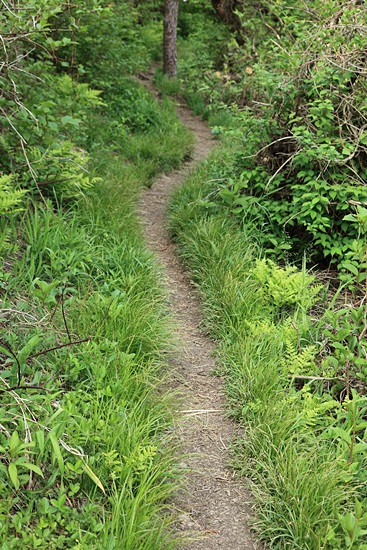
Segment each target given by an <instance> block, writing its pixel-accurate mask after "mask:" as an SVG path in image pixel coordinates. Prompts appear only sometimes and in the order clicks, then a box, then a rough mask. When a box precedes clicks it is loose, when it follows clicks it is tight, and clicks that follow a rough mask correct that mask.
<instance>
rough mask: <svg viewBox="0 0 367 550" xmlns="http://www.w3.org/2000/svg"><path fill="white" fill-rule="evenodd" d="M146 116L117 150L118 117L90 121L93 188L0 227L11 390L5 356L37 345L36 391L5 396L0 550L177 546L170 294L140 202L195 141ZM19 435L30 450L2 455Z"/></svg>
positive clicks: (27, 372) (32, 381)
mask: <svg viewBox="0 0 367 550" xmlns="http://www.w3.org/2000/svg"><path fill="white" fill-rule="evenodd" d="M147 101H148V100H147ZM149 101H150V100H149ZM152 101H153V102H154V100H152ZM154 109H155V110H156V113H157V117H156V119H157V121H158V123H157V125H156V126H155V125H153V126H152V127H150V128H148V129H144V130H135V131H133V132H132V133H131V135H130V136H128V135H127V134H124V136H123V139H122V138H121V140H119V139H116V142H115V143H113V144H111V142H110V141H109V139H110V137H111V124H112V122H113V121H111V119H110V118H109V117H108V113H104V114H98V115H95V119H94V120H91V124H92V125H93V131H92V130H91V133H90V135H91V138H90V139H91V141H93V144H94V145H93V147H92V149H93V154H92V157H91V161H90V168H91V171H92V172H93V175H94V176H96V177H98V178H99V181H98V183H97V184H96V186H95V188H94V190H93V191H91V192H89V193H88V195H87V196H86V197H84V198H82V199H80V201H79V202H69V203H67V204H63V205H55V204H54V203H51V202H48V203H47V204H46V205H44V204H32V203H30V204H29V208H28V209H27V211H26V212H23V213H18V214H17V217H16V218H13V219H12V220H9V221H8V222H7V226H8V232H9V231H10V233H9V235H10V236H11V234H12V235H13V244H12V247H10V245H9V246H8V247H3V249H2V255H3V258H4V262H5V263H4V266H6V277H5V280H4V282H3V285H2V301H3V307H4V309H5V310H6V311H7V310H9V312H10V313H9V314H8V317H6V318H5V320H4V328H5V330H4V335H3V336H2V338H3V339H4V341H5V345H6V346H7V347H4V346H3V343H1V346H2V348H1V350H0V351H1V354H2V355H1V357H2V359H4V361H5V364H6V365H7V368H8V370H9V373H8V375H6V373H5V377H2V387H3V386H4V384H5V387H6V384H8V385H9V386H11V385H15V384H16V370H17V368H16V367H17V365H16V362H15V361H14V357H13V356H12V355H11V353H10V352H8V351H7V350H8V348H9V349H11V350H12V352H14V354H15V355H17V354H18V355H19V353H18V352H19V350H20V349H23V350H24V349H25V350H26V351H27V346H28V347H29V346H30V345H31V344H30V342H31V343H32V342H34V345H33V344H32V345H33V348H32V349H30V348H29V349H30V351H29V352H27V353H28V355H27V357H26V360H25V362H24V363H22V365H21V369H22V372H21V386H25V385H28V386H29V385H33V386H35V388H34V389H33V390H26V389H25V390H21V389H18V390H16V391H15V392H14V391H10V392H6V393H5V394H3V395H2V399H3V405H4V407H3V408H2V411H1V412H0V416H1V425H0V428H1V429H0V432H1V433H0V438H1V441H0V445H2V446H4V449H5V452H6V453H8V454H7V455H6V456H9V458H8V459H7V462H6V465H8V464H10V462H11V461H17V460H18V462H17V463H15V464H17V466H15V467H16V468H17V471H18V481H19V484H20V486H19V487H18V488H17V487H15V486H14V484H16V483H17V478H15V477H14V472H13V471H11V469H10V470H9V472H11V473H12V475H11V476H10V475H8V474H7V469H6V468H5V469H0V485H1V497H0V510H1V513H0V540H1V541H2V543H3V546H2V547H3V548H4V549H5V548H19V549H20V548H22V549H23V548H33V547H34V548H36V547H37V548H41V549H43V548H58V549H61V548H95V549H103V550H106V549H111V550H112V549H116V550H117V549H118V550H135V549H137V548H139V549H146V550H154V549H157V550H158V549H164V548H167V549H168V548H172V547H173V546H174V545H175V540H174V537H173V536H172V535H170V534H169V530H168V526H169V524H170V522H171V519H172V517H171V514H170V510H169V509H168V507H167V504H166V502H167V498H168V496H169V495H170V494H171V492H172V490H173V487H174V485H175V484H176V483H177V481H178V477H179V476H178V475H177V472H176V469H175V465H174V461H173V447H174V445H173V441H172V439H171V437H170V435H169V434H170V433H171V432H170V429H169V428H170V425H171V420H172V418H171V417H172V412H171V411H172V407H171V396H170V395H168V394H166V393H165V391H164V390H163V389H162V381H164V379H165V369H166V364H165V354H166V351H167V349H169V348H170V346H171V341H170V332H169V323H168V320H167V311H166V297H165V293H164V291H163V290H162V287H161V284H160V282H159V279H160V275H159V270H158V268H157V267H156V265H155V263H154V260H153V258H152V256H151V253H150V252H148V251H147V250H146V248H145V246H144V243H143V240H142V236H141V232H140V225H139V223H138V220H137V216H136V212H135V206H136V202H137V200H138V197H139V193H140V192H141V190H142V188H143V187H144V186H146V185H150V184H151V182H152V178H153V177H154V176H155V175H156V174H157V173H159V172H161V171H164V170H170V169H171V168H173V167H177V166H178V165H179V164H180V162H181V161H182V159H183V158H185V157H186V156H188V155H189V154H190V151H191V146H192V138H191V136H190V134H189V133H188V132H187V131H186V130H185V129H184V128H183V127H182V126H181V125H180V124H179V122H178V121H177V118H176V116H175V113H174V109H173V108H172V106H171V105H170V104H169V103H168V102H164V103H163V104H162V105H161V106H159V105H158V103H156V102H154ZM159 121H161V122H159ZM112 126H113V124H112ZM97 128H100V129H101V131H100V133H98V131H97ZM106 128H107V130H106ZM3 223H4V224H5V221H4V222H3ZM10 240H11V239H10ZM15 249H16V250H15ZM34 336H37V339H36V340H32V338H33V337H34ZM73 342H75V343H73ZM66 344H67V345H66ZM52 348H56V349H52ZM47 349H50V351H49V352H47V353H42V352H43V351H45V350H47ZM6 353H8V357H7V356H6ZM24 354H25V351H23V355H24ZM31 354H36V355H35V357H34V358H31V357H30V355H31ZM37 354H39V355H37ZM6 376H8V378H7V377H6ZM13 379H14V381H13ZM14 430H17V433H18V436H19V439H20V441H21V442H23V444H24V445H25V448H23V447H22V446H21V445H20V446H19V448H15V447H14V445H13V447H11V446H10V447H9V438H10V435H11V434H12V433H13V432H14ZM8 436H9V437H8ZM28 445H29V446H30V449H31V451H29V449H28V447H27V446H28ZM24 449H25V450H26V451H27V452H28V454H27V457H28V462H27V464H31V466H30V467H31V468H33V470H32V471H33V474H32V475H33V480H31V479H30V476H29V475H27V473H28V474H29V470H27V469H25V468H28V466H26V467H24V466H22V465H23V464H24V463H25V458H24V452H25V450H24ZM1 452H2V451H1ZM19 460H20V462H19ZM12 468H13V470H14V467H12ZM34 468H36V470H34ZM37 468H39V469H37ZM41 474H42V476H43V477H41ZM18 489H19V490H18Z"/></svg>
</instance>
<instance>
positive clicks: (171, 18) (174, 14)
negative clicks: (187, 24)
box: [163, 0, 179, 77]
mask: <svg viewBox="0 0 367 550" xmlns="http://www.w3.org/2000/svg"><path fill="white" fill-rule="evenodd" d="M178 3H179V0H166V2H165V8H164V38H163V72H164V74H166V75H168V76H171V77H172V76H176V75H177V48H176V38H177V20H178Z"/></svg>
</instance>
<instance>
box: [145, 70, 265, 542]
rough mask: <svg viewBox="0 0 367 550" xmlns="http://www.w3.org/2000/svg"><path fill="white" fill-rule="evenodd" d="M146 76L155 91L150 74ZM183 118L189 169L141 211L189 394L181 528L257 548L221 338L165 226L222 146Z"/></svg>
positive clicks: (163, 180) (173, 176) (179, 378)
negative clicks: (206, 321)
mask: <svg viewBox="0 0 367 550" xmlns="http://www.w3.org/2000/svg"><path fill="white" fill-rule="evenodd" d="M143 79H144V80H146V81H145V82H143V83H144V84H146V85H147V86H148V87H149V88H150V90H151V91H152V88H151V85H150V82H149V80H148V78H147V77H145V78H144V75H143ZM177 114H178V116H179V117H180V119H181V121H182V123H183V124H184V125H185V126H187V127H188V128H189V129H190V130H191V131H192V132H193V133H194V135H195V136H196V146H195V151H194V153H193V157H192V159H191V160H190V161H189V162H187V163H186V164H185V165H184V166H183V168H182V169H181V170H178V171H174V172H171V173H170V174H168V175H162V176H160V177H159V178H158V179H157V180H156V182H155V183H154V185H153V186H152V188H150V189H147V190H146V191H144V193H143V195H142V197H141V200H140V204H139V216H140V219H141V222H142V224H143V231H144V235H145V239H146V242H147V245H148V247H149V248H150V250H152V251H153V252H154V255H155V256H156V257H157V259H158V261H159V263H160V264H161V265H162V266H163V268H164V272H165V284H166V286H167V288H168V291H169V296H170V309H171V313H172V317H173V323H174V326H175V328H176V332H177V340H178V349H177V351H176V353H175V354H174V355H173V356H172V357H171V358H170V362H171V363H172V364H173V366H174V367H175V385H176V386H178V388H179V391H180V393H181V394H183V399H182V403H184V407H182V409H183V410H182V411H181V413H182V414H181V415H180V419H179V421H178V424H177V426H176V430H177V433H178V435H179V438H180V442H181V450H182V456H183V457H184V458H183V462H182V464H181V466H182V467H183V468H184V469H185V470H186V471H187V478H186V479H187V482H186V490H181V492H180V493H179V494H178V495H176V497H175V499H174V506H175V508H176V509H177V510H178V524H177V529H178V530H179V531H182V532H183V533H184V534H185V535H188V536H189V538H190V540H191V542H189V544H188V545H186V546H185V550H212V549H215V548H224V549H226V550H255V549H260V548H262V546H261V545H260V544H259V543H258V542H256V540H255V538H254V536H253V534H252V533H251V532H250V529H249V526H248V520H249V518H250V517H251V516H252V515H253V514H252V509H251V505H250V503H249V501H250V495H249V494H248V493H247V492H246V490H245V489H244V487H243V485H242V483H241V481H240V480H239V479H237V478H236V475H235V473H234V472H233V470H231V469H230V468H229V467H228V463H229V460H230V457H229V450H228V446H229V444H230V441H231V440H232V439H233V437H234V435H235V432H236V429H237V428H236V425H235V424H234V423H233V422H232V421H231V420H230V419H228V418H226V413H225V399H224V391H223V382H222V380H221V379H220V378H218V377H213V376H212V370H213V367H214V366H215V360H214V359H213V350H214V344H213V342H212V341H211V340H210V339H209V338H208V337H207V336H206V335H205V334H203V332H202V331H201V330H200V324H201V320H202V318H201V313H200V305H199V301H198V297H197V294H196V292H195V288H194V287H193V285H192V283H191V282H190V280H189V278H188V275H187V273H185V271H184V269H183V267H182V265H181V263H180V261H179V260H178V257H177V255H176V254H175V245H174V244H173V243H172V242H171V241H170V238H169V235H168V232H167V230H166V227H165V223H166V220H165V213H166V205H167V200H168V197H169V195H170V193H171V191H172V189H173V188H174V187H176V186H178V185H180V184H181V183H182V182H183V181H184V179H185V178H186V177H187V175H188V174H189V172H190V171H192V170H193V169H194V168H195V166H196V165H197V163H198V162H200V161H201V160H203V159H204V158H205V157H207V156H208V154H209V153H210V151H211V150H212V149H213V147H214V143H213V141H212V135H211V132H210V130H209V129H208V127H207V126H206V124H205V123H204V122H202V121H201V120H200V119H199V118H198V117H196V116H194V115H193V114H191V112H190V111H189V110H188V109H187V108H185V107H183V106H178V107H177Z"/></svg>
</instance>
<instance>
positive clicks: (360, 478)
mask: <svg viewBox="0 0 367 550" xmlns="http://www.w3.org/2000/svg"><path fill="white" fill-rule="evenodd" d="M228 154H230V151H228V149H227V150H226V148H225V147H222V148H221V149H219V151H218V152H217V153H216V154H215V155H214V157H212V158H211V159H210V160H209V161H208V162H206V163H204V164H203V165H202V166H201V168H200V169H199V171H198V172H197V173H195V174H194V175H193V176H192V177H191V178H189V180H188V182H187V183H186V184H185V185H184V187H183V188H181V189H179V190H178V191H176V192H175V194H174V197H173V201H172V204H171V207H170V227H171V232H172V235H173V237H174V238H175V239H176V241H177V242H178V244H179V251H180V254H181V256H182V257H183V259H184V261H185V262H186V263H187V265H188V267H189V269H190V272H191V274H192V276H193V278H194V280H195V281H196V283H197V284H198V287H199V289H200V292H201V295H202V299H203V303H204V307H205V311H206V316H205V317H206V324H207V327H208V329H209V330H210V332H211V334H212V335H213V336H214V337H215V339H216V340H217V342H218V353H219V357H220V362H221V365H222V366H221V373H222V374H224V375H225V376H226V379H227V384H226V385H227V392H228V396H229V400H230V410H231V414H232V415H233V416H234V417H235V418H236V419H237V420H238V421H240V422H241V423H243V425H244V427H245V437H244V439H243V441H242V442H238V444H237V449H236V452H235V456H234V462H235V466H236V467H237V468H238V469H239V470H240V471H241V472H242V473H243V474H244V475H245V476H246V477H247V478H248V479H249V480H250V481H252V482H253V483H252V485H251V486H252V489H253V492H254V494H255V495H256V496H257V502H258V508H257V519H256V520H255V526H256V528H257V529H258V531H259V533H260V536H261V537H263V538H264V540H265V541H266V542H267V543H268V544H269V545H270V547H271V548H299V549H301V548H302V549H306V548H307V549H310V550H311V549H312V550H316V549H322V548H323V549H337V548H338V549H339V548H340V549H342V548H343V549H344V548H348V549H357V548H358V549H360V548H364V547H365V545H364V544H363V540H364V537H365V532H366V531H365V527H366V525H367V508H366V503H367V498H366V497H367V494H366V484H365V482H366V478H365V472H364V470H365V466H366V459H367V445H366V443H365V438H366V430H367V423H366V421H365V414H366V411H367V400H366V398H365V397H363V396H360V395H359V394H358V391H357V390H358V389H360V388H359V379H358V377H356V373H355V372H354V376H353V377H352V375H351V370H352V363H353V360H354V361H356V360H357V357H358V354H356V355H353V354H351V355H350V364H349V368H348V366H346V364H347V365H348V363H346V362H345V356H344V361H343V360H342V359H341V358H340V360H339V359H337V357H338V354H339V351H340V352H341V348H342V347H343V345H345V340H343V339H345V338H346V337H347V332H343V333H341V332H340V331H341V330H342V329H340V331H338V330H336V331H335V330H333V329H331V326H330V322H331V321H330V318H334V314H335V315H336V312H335V310H333V309H332V306H330V307H329V306H328V305H327V302H326V301H325V297H326V294H325V292H324V290H323V286H322V285H320V284H319V283H317V281H316V279H315V277H314V276H312V275H310V274H309V273H308V272H307V270H306V268H305V267H304V268H303V270H302V271H297V270H296V269H295V268H293V267H277V266H276V265H275V264H274V263H273V262H272V261H270V260H268V259H266V257H265V256H264V253H263V251H262V248H261V245H260V244H259V239H258V234H257V233H256V232H254V229H253V227H252V228H251V227H250V228H249V229H246V227H245V228H239V227H238V225H237V223H236V222H235V220H233V219H232V220H231V219H230V218H228V217H227V215H226V211H225V210H224V209H217V210H216V211H215V212H213V209H208V207H207V201H208V194H209V193H210V189H211V183H210V182H211V180H212V179H213V176H215V173H216V169H217V165H218V164H219V165H220V164H222V163H224V164H225V163H226V159H227V155H228ZM339 307H340V306H339ZM346 309H347V310H348V312H350V311H351V310H350V309H349V308H348V307H347V308H346ZM342 315H345V312H343V311H342V310H341V315H340V316H342ZM327 330H329V331H330V334H329V336H328V337H325V334H327ZM331 333H332V334H333V335H334V337H336V339H339V342H340V345H338V344H336V347H335V348H333V344H332V343H331V342H332V340H330V339H329V338H330V335H331ZM360 342H363V345H364V346H365V340H363V335H362V339H361V338H360ZM341 353H342V352H341ZM352 355H353V358H354V359H352ZM357 372H359V368H358V367H357Z"/></svg>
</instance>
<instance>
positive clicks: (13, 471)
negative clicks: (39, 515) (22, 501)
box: [8, 462, 20, 490]
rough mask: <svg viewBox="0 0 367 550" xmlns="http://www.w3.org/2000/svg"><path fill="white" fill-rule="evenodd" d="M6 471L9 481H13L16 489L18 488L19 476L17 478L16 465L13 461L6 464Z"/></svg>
mask: <svg viewBox="0 0 367 550" xmlns="http://www.w3.org/2000/svg"><path fill="white" fill-rule="evenodd" d="M8 472H9V477H10V479H11V482H12V483H13V485H14V487H15V488H16V490H18V489H19V487H20V482H19V478H18V469H17V467H16V465H15V464H14V462H10V464H9V466H8Z"/></svg>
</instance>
